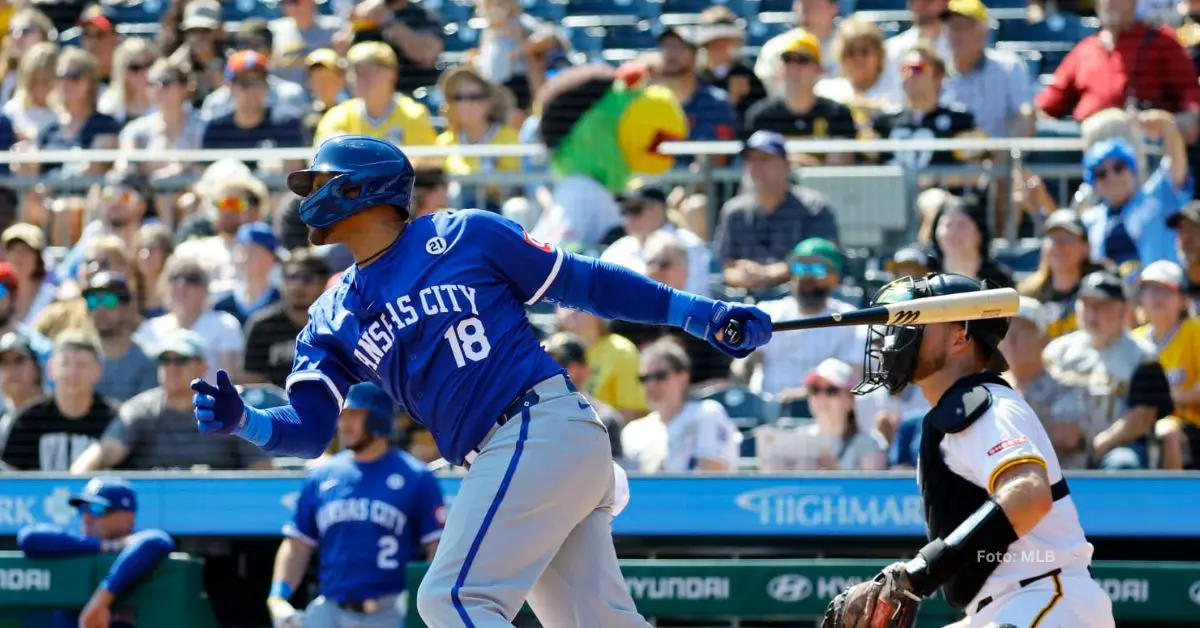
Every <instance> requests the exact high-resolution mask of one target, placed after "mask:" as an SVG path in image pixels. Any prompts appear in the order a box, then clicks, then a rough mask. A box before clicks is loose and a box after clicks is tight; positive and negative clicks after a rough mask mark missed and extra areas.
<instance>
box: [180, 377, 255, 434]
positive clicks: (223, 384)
mask: <svg viewBox="0 0 1200 628" xmlns="http://www.w3.org/2000/svg"><path fill="white" fill-rule="evenodd" d="M192 390H194V391H196V394H195V395H194V396H192V407H193V408H194V409H195V413H196V429H198V430H200V432H201V433H203V434H233V433H235V432H236V431H237V429H238V427H240V426H241V424H242V419H244V418H245V416H246V404H245V403H243V402H242V396H241V395H240V394H238V391H237V388H235V387H234V385H233V382H232V381H230V380H229V373H226V372H225V370H224V369H222V370H219V371H217V385H216V386H213V385H212V384H210V383H208V382H206V381H204V380H203V379H195V380H192Z"/></svg>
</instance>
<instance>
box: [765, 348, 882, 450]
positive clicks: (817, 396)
mask: <svg viewBox="0 0 1200 628" xmlns="http://www.w3.org/2000/svg"><path fill="white" fill-rule="evenodd" d="M858 379H859V377H858V373H857V372H856V371H855V369H854V367H852V366H850V365H849V364H847V363H846V362H843V361H841V360H839V359H837V358H826V359H825V360H822V361H821V363H820V364H818V365H817V367H816V368H814V369H812V370H810V371H809V372H808V373H807V374H806V375H805V377H804V389H805V392H806V396H807V398H808V409H809V411H810V412H811V413H812V422H811V423H808V424H806V425H801V426H796V427H792V426H766V427H760V428H758V429H756V430H755V437H756V438H757V439H758V441H759V443H760V444H759V446H760V448H761V449H760V452H759V454H760V456H761V465H760V468H761V469H762V470H764V471H809V470H818V469H819V470H822V471H857V470H861V471H880V470H883V469H884V468H885V467H886V466H887V442H886V441H884V439H883V437H882V436H880V435H878V434H876V433H875V431H874V429H873V426H864V425H862V423H861V422H860V421H859V419H858V418H857V417H856V415H855V408H854V395H853V394H852V393H851V392H850V391H851V390H853V388H854V386H855V385H856V384H857V383H858Z"/></svg>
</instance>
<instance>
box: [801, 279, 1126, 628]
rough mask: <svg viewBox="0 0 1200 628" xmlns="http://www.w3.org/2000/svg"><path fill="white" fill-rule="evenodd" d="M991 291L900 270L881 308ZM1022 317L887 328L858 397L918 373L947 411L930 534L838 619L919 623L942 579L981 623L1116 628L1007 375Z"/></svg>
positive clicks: (1046, 452)
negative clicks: (1009, 340) (1014, 328)
mask: <svg viewBox="0 0 1200 628" xmlns="http://www.w3.org/2000/svg"><path fill="white" fill-rule="evenodd" d="M982 289H984V286H982V285H981V284H980V283H979V282H977V281H975V280H973V279H970V278H968V277H965V276H962V275H952V274H938V275H933V274H931V275H928V276H926V277H924V278H921V279H916V280H913V279H907V278H906V279H899V280H896V281H894V282H892V283H891V284H888V285H887V286H884V288H883V289H881V290H880V291H879V293H878V294H876V295H875V298H874V299H873V300H872V305H882V304H886V303H895V302H898V301H906V300H910V299H914V298H922V297H929V296H935V295H944V294H956V293H962V292H973V291H977V290H982ZM1007 332H1008V319H989V320H975V321H965V322H961V323H944V324H933V325H924V326H918V325H900V326H896V325H892V326H883V325H874V326H872V327H871V329H870V333H869V339H868V343H867V349H866V361H865V365H864V368H865V375H864V379H863V382H862V383H861V384H860V385H859V386H858V388H857V389H856V392H859V393H865V392H869V391H871V390H875V389H877V388H879V387H886V388H887V389H888V390H890V391H892V392H893V393H895V392H899V391H900V390H902V389H904V387H905V386H907V385H908V384H909V383H910V382H911V383H915V384H916V385H917V386H919V387H920V388H921V391H922V392H923V393H924V394H925V397H926V399H928V400H929V403H930V405H931V406H933V409H932V410H930V411H929V413H928V414H927V415H926V416H925V421H924V423H923V425H922V434H921V455H920V459H919V463H918V472H917V473H918V482H919V485H920V489H921V496H922V500H923V502H924V507H925V519H926V526H927V532H928V537H929V539H930V542H929V543H928V544H927V545H926V546H925V547H923V548H921V550H920V551H919V552H918V553H917V556H916V558H913V559H912V560H910V561H908V562H897V563H893V564H891V565H889V566H888V567H886V568H885V569H884V570H883V571H882V572H881V573H880V574H879V575H877V576H876V577H875V578H874V579H872V580H870V581H868V582H864V583H862V584H859V585H857V586H855V587H852V588H850V589H849V590H847V591H845V592H843V593H842V594H841V595H839V596H837V597H836V598H835V599H834V600H833V602H832V603H831V604H830V606H829V610H828V611H827V612H826V616H825V621H824V624H823V626H824V628H833V627H835V626H836V627H838V628H842V627H852V626H853V627H868V626H869V627H872V628H885V627H888V628H905V627H908V626H911V625H913V623H914V622H915V620H916V615H917V606H918V604H919V602H920V600H921V599H922V598H925V597H928V596H930V595H932V594H933V593H934V592H935V591H936V590H937V589H938V588H941V589H942V591H943V592H944V594H945V596H946V600H947V601H948V602H949V603H950V605H951V606H953V607H955V608H957V609H960V610H962V611H964V612H965V613H966V618H964V619H963V620H962V621H961V622H958V623H956V624H954V625H955V626H956V627H960V626H961V627H970V628H1035V627H1036V628H1052V627H1053V628H1057V627H1063V628H1078V627H1080V626H1087V627H1089V628H1110V627H1112V626H1114V622H1113V616H1112V604H1111V602H1110V600H1109V598H1108V596H1107V595H1106V594H1105V593H1104V590H1103V589H1101V588H1100V586H1099V585H1097V584H1096V582H1095V581H1094V580H1092V577H1091V574H1090V573H1089V571H1088V568H1089V565H1090V564H1091V558H1092V546H1091V544H1090V543H1088V542H1087V539H1086V538H1084V535H1083V529H1082V528H1081V527H1080V524H1079V515H1078V512H1077V511H1076V509H1075V504H1074V502H1073V501H1072V499H1071V497H1070V489H1069V488H1068V487H1067V483H1066V480H1064V479H1063V475H1062V470H1061V469H1060V468H1059V464H1058V459H1057V457H1056V456H1055V454H1054V449H1053V448H1052V446H1051V444H1050V439H1049V437H1048V436H1047V435H1046V431H1045V429H1043V427H1042V423H1041V421H1040V420H1039V419H1038V417H1037V416H1036V415H1035V414H1034V412H1033V410H1032V409H1030V407H1029V405H1028V404H1026V403H1025V400H1024V399H1022V398H1021V396H1020V395H1019V394H1018V393H1016V392H1015V391H1014V390H1012V388H1010V387H1009V386H1008V384H1007V383H1005V381H1004V380H1003V379H1001V378H1000V377H999V373H1000V372H1002V371H1004V370H1007V368H1008V365H1007V363H1006V362H1005V361H1004V357H1003V356H1002V355H1001V354H1000V351H999V349H998V344H999V343H1000V341H1001V340H1002V339H1003V338H1004V336H1005V334H1006V333H1007Z"/></svg>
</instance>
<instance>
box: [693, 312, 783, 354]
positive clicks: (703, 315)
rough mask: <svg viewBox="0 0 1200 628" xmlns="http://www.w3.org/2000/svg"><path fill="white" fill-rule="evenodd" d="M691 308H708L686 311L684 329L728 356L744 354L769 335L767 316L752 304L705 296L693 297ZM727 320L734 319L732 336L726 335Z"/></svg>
mask: <svg viewBox="0 0 1200 628" xmlns="http://www.w3.org/2000/svg"><path fill="white" fill-rule="evenodd" d="M705 301H707V303H705ZM709 304H711V305H709ZM693 310H708V311H699V312H697V311H693V312H690V313H689V316H688V318H687V322H686V323H685V324H684V327H683V329H684V331H686V332H688V333H689V334H691V335H693V336H696V337H697V338H701V339H703V340H707V341H708V342H709V344H711V345H712V346H714V347H716V348H718V349H720V350H721V352H722V353H724V354H725V355H728V356H730V357H732V358H744V357H746V356H748V355H750V354H751V353H753V352H754V350H755V349H757V348H759V347H761V346H763V345H765V344H767V341H769V340H770V339H771V317H770V316H767V313H766V312H763V311H762V310H760V309H758V308H756V307H752V306H749V305H742V304H740V303H729V302H727V301H716V302H713V301H708V300H707V299H705V300H704V301H697V302H696V305H695V306H694V308H693ZM730 322H735V323H737V327H738V331H739V333H738V334H737V335H736V337H734V338H729V337H726V333H725V329H726V328H727V327H729V323H730Z"/></svg>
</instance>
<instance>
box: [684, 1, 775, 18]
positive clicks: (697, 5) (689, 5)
mask: <svg viewBox="0 0 1200 628" xmlns="http://www.w3.org/2000/svg"><path fill="white" fill-rule="evenodd" d="M754 4H757V3H754ZM713 5H718V6H725V7H729V10H730V11H733V12H734V13H736V14H737V15H748V13H746V12H745V11H743V7H742V6H741V2H739V0H664V1H663V5H662V12H663V13H670V14H678V13H684V14H688V13H693V14H694V13H700V12H701V11H703V10H705V9H707V8H709V7H711V6H713ZM755 8H756V9H758V7H755Z"/></svg>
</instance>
